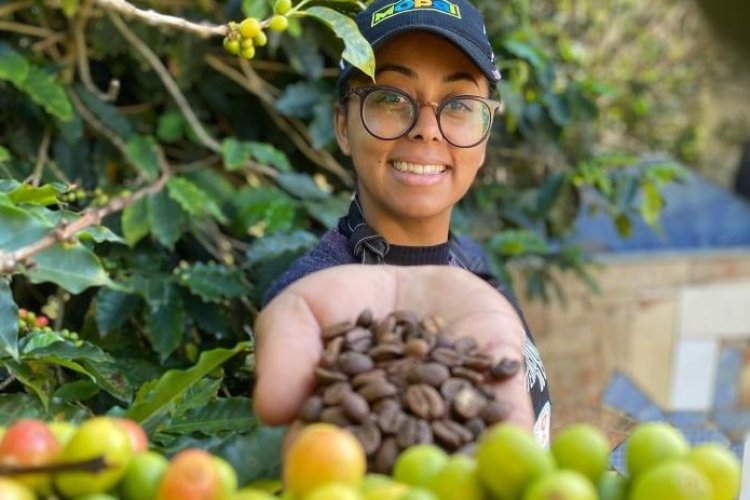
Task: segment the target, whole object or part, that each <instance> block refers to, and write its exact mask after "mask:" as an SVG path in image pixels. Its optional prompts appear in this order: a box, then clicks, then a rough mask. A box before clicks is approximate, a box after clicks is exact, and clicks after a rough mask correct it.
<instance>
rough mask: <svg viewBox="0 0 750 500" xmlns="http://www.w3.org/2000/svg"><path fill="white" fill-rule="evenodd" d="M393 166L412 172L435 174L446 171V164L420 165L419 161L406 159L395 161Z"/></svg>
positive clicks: (401, 170)
mask: <svg viewBox="0 0 750 500" xmlns="http://www.w3.org/2000/svg"><path fill="white" fill-rule="evenodd" d="M393 166H394V168H395V169H396V170H398V171H399V172H409V173H410V174H419V175H434V174H439V173H441V172H443V171H445V165H420V164H419V163H408V162H405V161H394V162H393Z"/></svg>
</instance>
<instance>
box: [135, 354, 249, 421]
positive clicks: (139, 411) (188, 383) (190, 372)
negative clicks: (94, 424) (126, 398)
mask: <svg viewBox="0 0 750 500" xmlns="http://www.w3.org/2000/svg"><path fill="white" fill-rule="evenodd" d="M248 347H249V344H248V343H246V342H242V343H239V344H237V345H236V346H235V347H234V348H232V349H213V350H211V351H204V352H203V353H201V355H200V358H199V359H198V362H197V363H196V364H195V365H194V366H193V367H191V368H188V369H187V370H169V371H168V372H166V373H165V374H164V375H162V376H161V378H160V379H159V381H158V382H157V383H156V384H155V385H154V386H153V387H152V389H151V390H150V391H149V392H148V394H147V395H146V396H145V397H144V398H143V399H140V400H138V399H136V401H134V402H133V405H132V406H131V407H130V408H129V409H128V410H127V411H126V412H125V416H126V417H127V418H131V419H133V420H135V421H136V422H140V424H141V425H142V426H143V427H144V428H145V429H146V430H147V431H149V432H152V431H154V430H155V429H157V428H158V427H159V426H160V425H161V424H162V423H163V419H164V418H165V417H166V416H167V415H168V414H169V413H170V412H171V411H172V409H173V405H174V403H175V401H176V400H177V399H178V398H179V397H180V396H181V395H182V394H184V392H185V391H187V390H188V389H189V388H190V387H192V386H193V385H195V384H196V383H197V382H198V381H199V380H201V379H202V378H203V377H205V376H206V375H208V374H209V373H211V372H212V371H214V370H215V369H216V368H218V367H219V366H221V365H222V364H223V363H224V362H226V361H227V360H228V359H230V358H232V357H233V356H234V355H236V354H237V353H240V352H242V351H245V350H247V348H248Z"/></svg>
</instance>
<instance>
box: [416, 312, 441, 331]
mask: <svg viewBox="0 0 750 500" xmlns="http://www.w3.org/2000/svg"><path fill="white" fill-rule="evenodd" d="M419 325H420V326H421V327H422V330H424V331H425V333H427V334H428V335H437V334H439V333H440V332H442V331H443V328H445V321H444V320H443V319H442V318H441V317H440V316H425V317H424V318H422V320H421V321H420V322H419Z"/></svg>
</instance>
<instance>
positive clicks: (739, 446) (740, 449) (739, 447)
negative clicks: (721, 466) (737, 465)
mask: <svg viewBox="0 0 750 500" xmlns="http://www.w3.org/2000/svg"><path fill="white" fill-rule="evenodd" d="M730 449H731V450H732V451H733V452H734V454H735V455H737V458H738V459H739V460H740V462H741V461H742V455H744V454H745V442H744V441H736V442H734V443H732V445H731V446H730Z"/></svg>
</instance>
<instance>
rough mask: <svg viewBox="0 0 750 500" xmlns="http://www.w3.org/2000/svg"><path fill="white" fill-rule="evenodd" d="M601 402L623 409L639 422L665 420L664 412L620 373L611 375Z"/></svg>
mask: <svg viewBox="0 0 750 500" xmlns="http://www.w3.org/2000/svg"><path fill="white" fill-rule="evenodd" d="M602 402H603V403H604V404H605V405H608V406H611V407H612V408H616V409H618V410H621V411H624V412H625V413H627V414H628V415H630V416H631V417H633V418H635V419H637V420H639V421H641V422H648V421H652V420H666V418H665V415H664V412H663V411H662V410H661V409H660V408H659V407H658V406H656V405H655V404H654V403H653V402H652V401H651V399H650V398H649V397H648V396H646V395H645V394H644V393H643V392H642V391H641V390H640V389H639V388H638V387H637V386H636V385H635V384H634V383H633V381H632V380H630V378H629V377H627V376H626V375H624V374H622V373H615V374H614V375H613V376H612V378H611V379H610V382H609V385H608V386H607V388H606V389H605V390H604V394H603V396H602Z"/></svg>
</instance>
